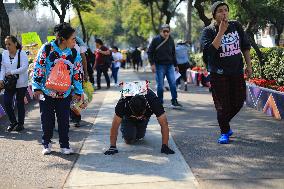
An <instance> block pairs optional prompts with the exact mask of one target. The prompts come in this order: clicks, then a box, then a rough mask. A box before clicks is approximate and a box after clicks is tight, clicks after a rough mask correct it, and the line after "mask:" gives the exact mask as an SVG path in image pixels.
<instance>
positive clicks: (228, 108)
mask: <svg viewBox="0 0 284 189" xmlns="http://www.w3.org/2000/svg"><path fill="white" fill-rule="evenodd" d="M210 82H211V88H212V97H213V100H214V104H215V108H216V110H217V119H218V123H219V126H220V129H221V133H222V134H225V133H228V132H229V130H230V124H229V122H230V121H231V119H232V118H233V117H235V115H236V114H237V113H238V112H239V111H240V109H241V108H242V107H243V104H244V101H245V99H246V85H245V80H244V76H243V75H237V76H223V75H219V74H214V73H211V74H210Z"/></svg>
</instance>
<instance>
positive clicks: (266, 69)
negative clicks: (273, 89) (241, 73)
mask: <svg viewBox="0 0 284 189" xmlns="http://www.w3.org/2000/svg"><path fill="white" fill-rule="evenodd" d="M260 50H261V52H262V53H263V58H264V66H263V67H262V68H261V69H262V72H263V76H264V78H263V79H267V80H276V83H277V85H279V86H283V85H284V48H281V47H273V48H261V49H260ZM251 58H252V67H253V77H254V78H261V75H260V65H259V60H258V58H257V56H256V53H255V51H254V50H253V49H252V50H251Z"/></svg>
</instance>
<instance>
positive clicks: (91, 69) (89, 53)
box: [86, 48, 96, 86]
mask: <svg viewBox="0 0 284 189" xmlns="http://www.w3.org/2000/svg"><path fill="white" fill-rule="evenodd" d="M95 58H96V57H95V55H94V53H93V52H92V50H91V49H90V48H88V49H87V52H86V59H87V70H88V75H89V81H90V82H91V83H92V84H93V86H94V85H95V79H94V63H95Z"/></svg>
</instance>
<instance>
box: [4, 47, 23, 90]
mask: <svg viewBox="0 0 284 189" xmlns="http://www.w3.org/2000/svg"><path fill="white" fill-rule="evenodd" d="M20 55H21V49H20V50H19V52H18V64H17V69H18V68H20ZM18 79H19V74H14V75H8V76H5V78H4V81H3V83H4V89H5V90H7V91H11V90H15V89H16V85H17V80H18Z"/></svg>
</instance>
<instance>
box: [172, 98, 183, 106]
mask: <svg viewBox="0 0 284 189" xmlns="http://www.w3.org/2000/svg"><path fill="white" fill-rule="evenodd" d="M172 106H173V107H182V105H181V104H179V103H178V101H177V99H175V100H172Z"/></svg>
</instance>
